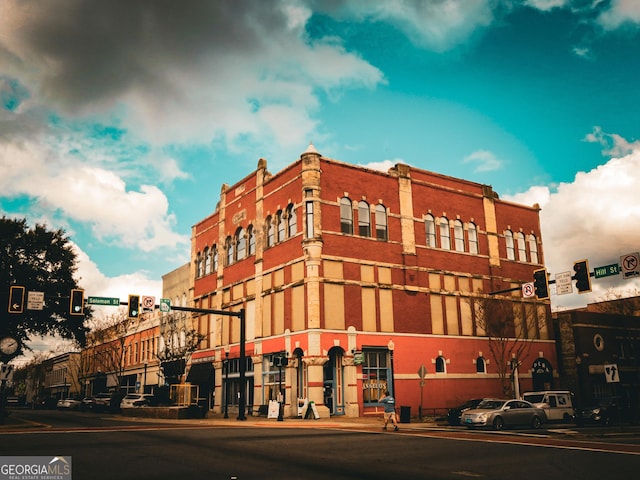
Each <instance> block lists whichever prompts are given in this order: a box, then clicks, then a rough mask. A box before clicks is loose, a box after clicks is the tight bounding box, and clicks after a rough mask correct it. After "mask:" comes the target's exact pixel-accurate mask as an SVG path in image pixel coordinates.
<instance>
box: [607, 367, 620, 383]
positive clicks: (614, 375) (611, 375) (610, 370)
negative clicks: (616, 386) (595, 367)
mask: <svg viewBox="0 0 640 480" xmlns="http://www.w3.org/2000/svg"><path fill="white" fill-rule="evenodd" d="M604 376H605V377H606V379H607V383H619V382H620V374H619V373H618V365H616V364H615V363H611V364H608V365H605V366H604Z"/></svg>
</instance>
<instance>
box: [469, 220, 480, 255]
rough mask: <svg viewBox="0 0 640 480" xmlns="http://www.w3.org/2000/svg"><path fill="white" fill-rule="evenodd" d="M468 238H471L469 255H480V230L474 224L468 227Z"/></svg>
mask: <svg viewBox="0 0 640 480" xmlns="http://www.w3.org/2000/svg"><path fill="white" fill-rule="evenodd" d="M467 236H468V238H469V253H473V254H474V255H475V254H477V253H478V228H477V227H476V224H475V223H473V222H470V223H469V226H468V227H467Z"/></svg>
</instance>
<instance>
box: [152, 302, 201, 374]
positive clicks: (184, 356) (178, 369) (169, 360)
mask: <svg viewBox="0 0 640 480" xmlns="http://www.w3.org/2000/svg"><path fill="white" fill-rule="evenodd" d="M189 320H190V317H189V316H188V315H187V314H186V312H174V313H170V314H167V315H163V316H162V318H161V320H160V341H161V344H160V348H159V351H158V360H160V368H161V369H162V373H163V374H164V376H165V378H166V379H167V381H168V383H180V381H181V378H182V376H183V375H184V371H185V368H186V366H187V363H188V361H189V359H190V358H191V355H192V354H193V352H195V351H196V350H197V349H198V347H199V346H200V342H201V341H202V340H203V339H204V338H205V337H204V335H202V334H200V333H198V332H197V331H196V330H195V329H193V328H191V324H190V321H189Z"/></svg>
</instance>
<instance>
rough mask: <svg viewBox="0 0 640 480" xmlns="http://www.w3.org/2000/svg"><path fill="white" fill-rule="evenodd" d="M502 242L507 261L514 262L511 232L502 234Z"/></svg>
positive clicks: (514, 254)
mask: <svg viewBox="0 0 640 480" xmlns="http://www.w3.org/2000/svg"><path fill="white" fill-rule="evenodd" d="M504 241H505V243H506V245H507V259H509V260H515V259H516V251H515V247H514V245H513V232H512V231H511V230H507V231H506V232H504Z"/></svg>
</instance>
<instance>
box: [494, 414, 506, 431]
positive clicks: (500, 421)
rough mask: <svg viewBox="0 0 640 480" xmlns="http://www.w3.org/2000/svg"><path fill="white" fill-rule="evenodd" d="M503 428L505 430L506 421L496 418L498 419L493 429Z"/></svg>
mask: <svg viewBox="0 0 640 480" xmlns="http://www.w3.org/2000/svg"><path fill="white" fill-rule="evenodd" d="M503 428H504V420H502V417H496V419H495V420H494V421H493V429H494V430H502V429H503Z"/></svg>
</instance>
